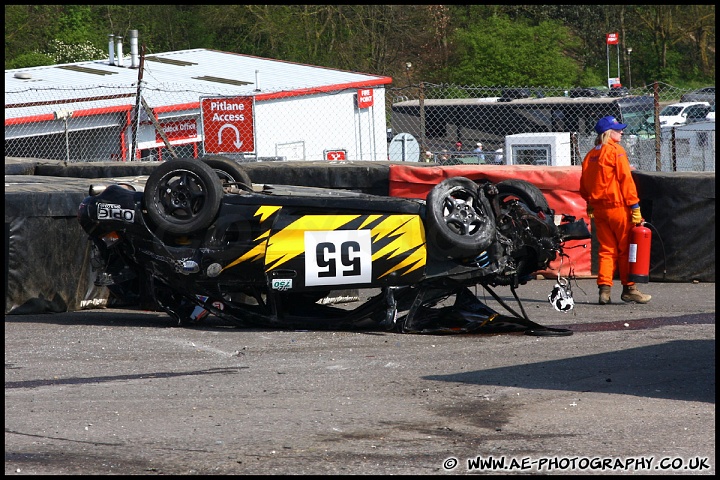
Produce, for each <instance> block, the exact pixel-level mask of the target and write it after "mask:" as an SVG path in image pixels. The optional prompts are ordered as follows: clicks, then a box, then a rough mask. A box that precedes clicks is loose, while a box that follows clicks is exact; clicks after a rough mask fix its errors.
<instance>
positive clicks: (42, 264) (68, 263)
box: [5, 177, 108, 314]
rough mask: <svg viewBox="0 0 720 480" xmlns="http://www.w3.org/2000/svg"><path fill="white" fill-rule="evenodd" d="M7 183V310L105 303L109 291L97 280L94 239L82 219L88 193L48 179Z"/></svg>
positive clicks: (30, 310)
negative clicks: (80, 207)
mask: <svg viewBox="0 0 720 480" xmlns="http://www.w3.org/2000/svg"><path fill="white" fill-rule="evenodd" d="M29 178H32V177H29ZM7 181H8V177H6V182H7ZM5 188H6V191H5V314H28V313H56V312H65V311H75V310H80V309H81V308H84V307H85V306H87V305H89V304H90V303H94V304H96V305H98V306H99V305H102V304H104V303H105V302H106V301H107V298H108V292H107V289H106V288H104V287H102V288H99V287H96V286H95V285H94V284H93V278H94V275H93V274H92V269H91V267H90V264H89V261H90V245H89V243H88V241H87V235H86V234H85V232H84V231H83V230H82V229H81V228H80V225H79V224H78V221H77V207H78V205H79V204H80V201H82V199H83V198H84V196H85V194H84V193H82V192H81V191H77V190H76V191H68V189H67V187H62V188H57V187H53V186H51V185H42V184H40V185H38V184H35V185H20V186H18V185H8V184H7V183H6V187H5ZM33 212H35V213H33ZM38 212H44V213H39V214H38Z"/></svg>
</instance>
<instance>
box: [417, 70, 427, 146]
mask: <svg viewBox="0 0 720 480" xmlns="http://www.w3.org/2000/svg"><path fill="white" fill-rule="evenodd" d="M419 103H420V151H421V152H423V155H425V152H426V151H427V147H426V146H425V83H424V82H420V98H419Z"/></svg>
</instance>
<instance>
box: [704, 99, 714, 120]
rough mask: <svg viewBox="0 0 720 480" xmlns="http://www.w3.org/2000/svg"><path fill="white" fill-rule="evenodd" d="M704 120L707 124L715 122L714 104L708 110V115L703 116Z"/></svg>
mask: <svg viewBox="0 0 720 480" xmlns="http://www.w3.org/2000/svg"><path fill="white" fill-rule="evenodd" d="M705 120H706V121H708V122H714V121H715V104H714V103H713V104H712V105H710V110H709V111H708V114H707V115H705Z"/></svg>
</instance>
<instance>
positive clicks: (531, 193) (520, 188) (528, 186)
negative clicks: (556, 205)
mask: <svg viewBox="0 0 720 480" xmlns="http://www.w3.org/2000/svg"><path fill="white" fill-rule="evenodd" d="M497 189H498V198H499V199H500V203H501V204H503V203H506V202H508V201H510V200H513V199H517V200H520V201H521V202H523V203H524V204H525V205H527V207H528V208H529V209H530V210H532V211H533V212H535V213H537V212H541V211H542V212H543V213H545V214H547V215H552V214H553V211H552V210H551V209H550V206H549V205H548V203H547V199H546V198H545V195H543V193H542V191H540V189H539V188H538V187H536V186H535V185H533V184H532V183H530V182H526V181H525V180H503V181H502V182H498V183H497Z"/></svg>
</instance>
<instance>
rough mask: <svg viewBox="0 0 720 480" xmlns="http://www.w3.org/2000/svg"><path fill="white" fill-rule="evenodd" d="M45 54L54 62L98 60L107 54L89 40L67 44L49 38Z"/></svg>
mask: <svg viewBox="0 0 720 480" xmlns="http://www.w3.org/2000/svg"><path fill="white" fill-rule="evenodd" d="M45 54H46V55H47V56H48V57H50V58H52V59H53V62H54V63H73V62H84V61H88V60H100V59H102V58H104V57H105V56H106V55H107V54H106V53H105V51H104V50H100V49H99V48H97V47H95V46H94V45H92V44H91V43H90V42H83V43H79V44H74V45H68V44H66V43H64V42H61V41H60V40H51V41H50V44H49V45H48V46H47V50H46V52H45Z"/></svg>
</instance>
